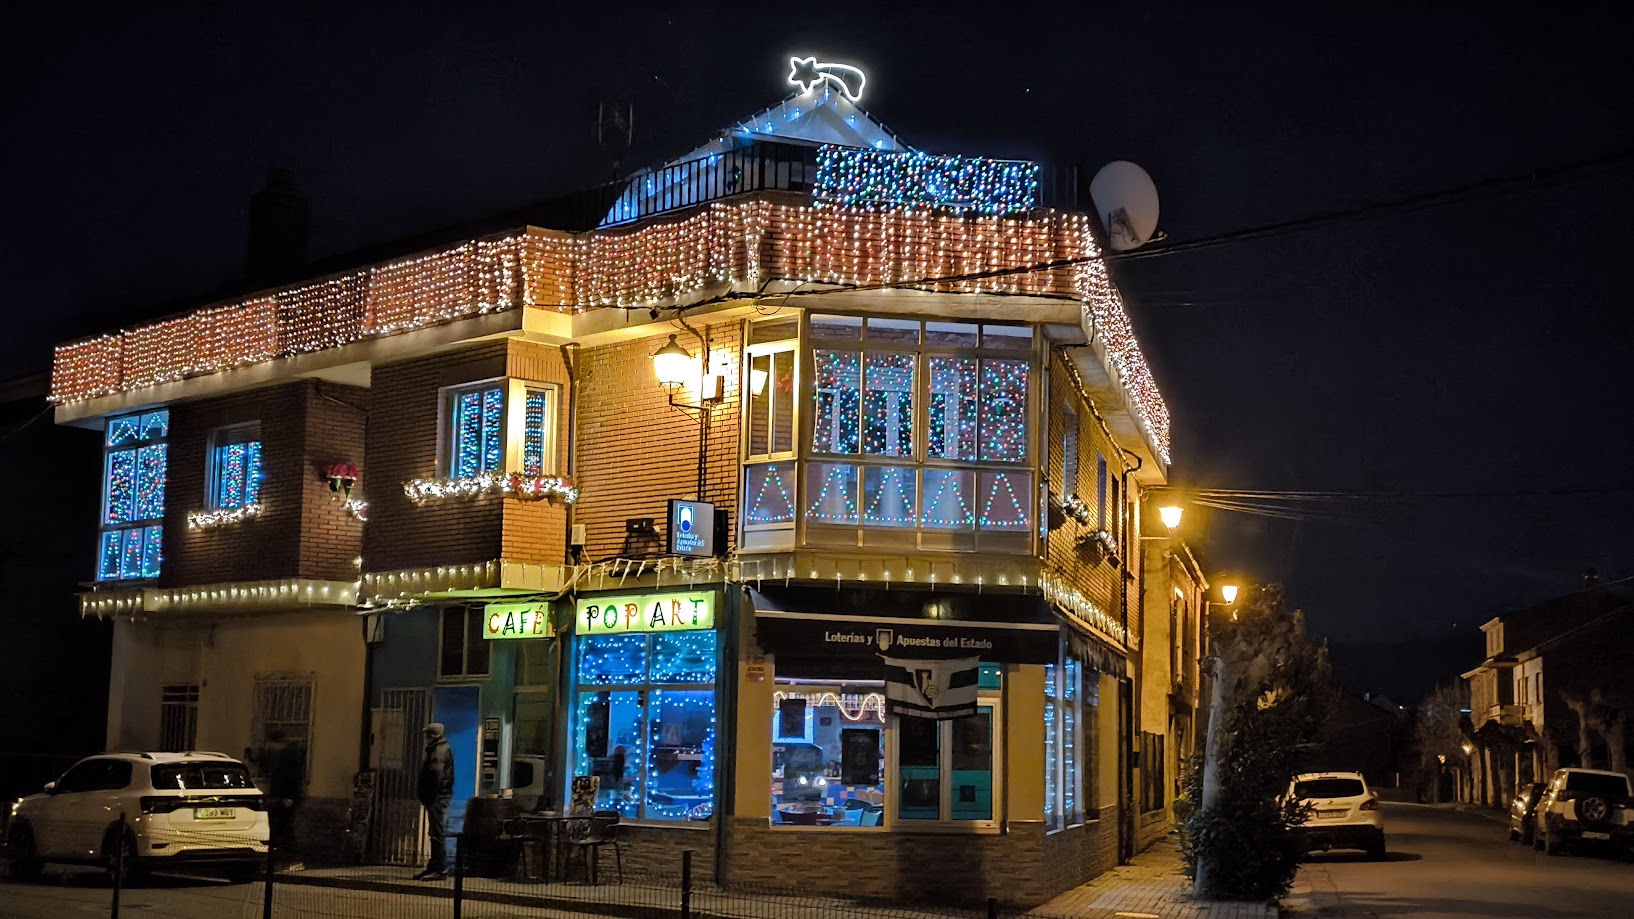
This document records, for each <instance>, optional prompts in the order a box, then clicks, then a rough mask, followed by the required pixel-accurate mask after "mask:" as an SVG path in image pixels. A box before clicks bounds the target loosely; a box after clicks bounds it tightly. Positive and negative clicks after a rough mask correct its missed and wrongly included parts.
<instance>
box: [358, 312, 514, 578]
mask: <svg viewBox="0 0 1634 919" xmlns="http://www.w3.org/2000/svg"><path fill="white" fill-rule="evenodd" d="M505 355H506V342H504V341H496V342H483V343H481V344H477V345H472V346H471V347H469V348H462V349H460V350H457V351H448V352H445V353H442V354H437V355H433V356H431V357H424V358H416V359H414V360H408V361H402V362H399V363H395V364H385V365H381V366H376V367H375V368H374V371H373V378H372V380H371V385H370V389H371V398H370V404H369V433H368V438H367V442H366V450H367V453H368V456H369V466H368V468H366V469H364V470H363V475H364V480H365V482H367V483H368V484H367V488H368V494H369V523H368V526H367V527H366V528H365V530H364V535H363V568H364V570H365V571H391V570H396V569H400V568H418V567H427V566H435V565H448V564H454V565H458V564H465V563H469V562H481V561H487V560H488V559H493V558H498V557H499V555H500V543H501V526H502V520H503V506H504V501H505V499H503V498H500V497H498V496H492V495H484V496H482V497H478V498H467V499H456V500H448V501H432V502H427V503H425V504H423V505H419V506H416V505H415V504H414V503H413V502H411V501H410V500H409V499H408V496H407V495H405V494H404V493H403V483H404V482H407V481H409V480H410V479H419V478H431V477H434V476H436V475H437V474H438V469H437V433H438V417H439V415H440V414H441V412H442V407H441V404H440V399H439V390H440V389H441V388H442V387H445V386H458V385H461V384H464V383H471V382H475V381H478V380H486V379H492V378H495V377H502V376H504V375H505V371H506V360H505Z"/></svg>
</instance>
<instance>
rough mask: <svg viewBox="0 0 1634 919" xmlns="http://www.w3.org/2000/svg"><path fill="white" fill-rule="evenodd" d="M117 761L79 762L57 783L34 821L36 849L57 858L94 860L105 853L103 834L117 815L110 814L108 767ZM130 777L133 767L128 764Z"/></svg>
mask: <svg viewBox="0 0 1634 919" xmlns="http://www.w3.org/2000/svg"><path fill="white" fill-rule="evenodd" d="M113 762H114V761H112V760H106V759H88V760H84V761H83V762H79V763H76V764H75V765H74V766H73V767H72V768H70V769H69V770H68V771H67V772H65V773H63V775H62V778H60V779H58V780H57V784H56V787H54V788H53V789H52V791H51V795H50V796H49V797H47V798H46V799H45V800H44V801H43V802H42V804H43V806H42V807H41V808H40V812H39V813H38V815H37V816H36V817H35V818H34V819H33V820H32V821H31V822H30V825H31V827H32V829H33V830H34V845H35V848H36V850H37V851H38V852H39V853H40V854H41V855H45V856H51V857H56V858H90V857H92V856H93V855H95V854H96V853H97V852H99V851H100V850H101V847H102V832H103V830H105V829H106V828H107V826H108V823H109V821H110V820H112V819H116V818H115V817H114V815H112V814H110V813H108V812H106V810H105V808H104V804H105V802H104V800H103V799H104V798H105V797H106V795H107V792H106V791H105V786H106V785H107V784H108V783H107V777H108V767H109V766H110V765H112V764H113ZM126 770H127V771H126V774H127V775H129V764H126Z"/></svg>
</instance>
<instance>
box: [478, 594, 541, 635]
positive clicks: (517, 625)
mask: <svg viewBox="0 0 1634 919" xmlns="http://www.w3.org/2000/svg"><path fill="white" fill-rule="evenodd" d="M482 611H483V612H484V613H486V614H487V615H486V616H484V617H483V619H482V637H483V638H549V637H550V602H549V601H548V600H534V601H532V602H531V603H490V604H488V605H487V606H485V607H483V608H482Z"/></svg>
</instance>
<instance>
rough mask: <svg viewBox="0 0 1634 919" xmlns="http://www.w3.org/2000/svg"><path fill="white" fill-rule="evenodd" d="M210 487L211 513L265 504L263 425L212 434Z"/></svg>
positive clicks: (231, 428)
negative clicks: (262, 493)
mask: <svg viewBox="0 0 1634 919" xmlns="http://www.w3.org/2000/svg"><path fill="white" fill-rule="evenodd" d="M209 483H210V484H209V488H210V495H209V505H210V509H211V510H231V509H233V508H240V507H243V506H245V505H247V504H259V503H260V502H261V423H260V422H253V423H250V424H237V425H233V426H232V427H228V428H217V429H216V430H215V431H213V432H211V435H210V469H209Z"/></svg>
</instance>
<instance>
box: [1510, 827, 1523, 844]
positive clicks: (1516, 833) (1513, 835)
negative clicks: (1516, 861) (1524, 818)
mask: <svg viewBox="0 0 1634 919" xmlns="http://www.w3.org/2000/svg"><path fill="white" fill-rule="evenodd" d="M1509 841H1510V842H1520V841H1521V831H1520V830H1510V831H1509Z"/></svg>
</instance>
